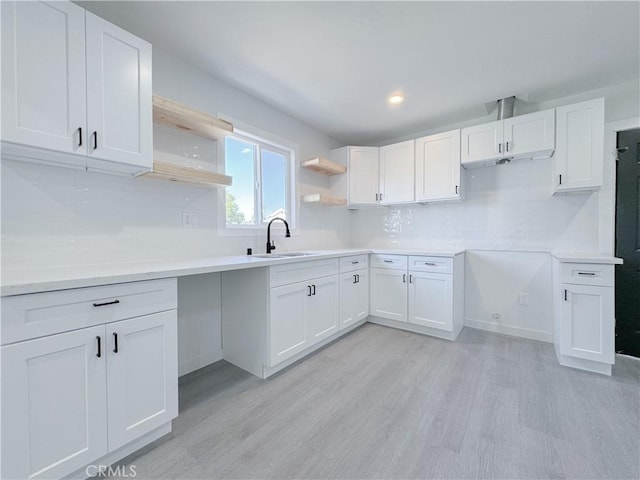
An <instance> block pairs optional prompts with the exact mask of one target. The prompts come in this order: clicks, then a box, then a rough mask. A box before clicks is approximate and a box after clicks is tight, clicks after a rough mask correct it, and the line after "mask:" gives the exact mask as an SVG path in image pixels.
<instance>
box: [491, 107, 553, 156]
mask: <svg viewBox="0 0 640 480" xmlns="http://www.w3.org/2000/svg"><path fill="white" fill-rule="evenodd" d="M555 139H556V115H555V110H554V109H551V110H544V111H542V112H535V113H529V114H527V115H519V116H517V117H511V118H506V119H505V120H504V146H503V149H502V151H503V152H506V153H507V156H509V157H514V158H537V157H545V156H547V157H548V156H549V155H550V154H551V153H552V152H553V149H554V148H555V143H556V142H555Z"/></svg>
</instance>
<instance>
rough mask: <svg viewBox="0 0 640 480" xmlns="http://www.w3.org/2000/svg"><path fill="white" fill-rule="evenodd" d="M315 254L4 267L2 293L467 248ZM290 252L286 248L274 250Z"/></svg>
mask: <svg viewBox="0 0 640 480" xmlns="http://www.w3.org/2000/svg"><path fill="white" fill-rule="evenodd" d="M305 252H309V253H312V255H306V256H300V257H288V258H278V257H274V258H260V257H259V256H258V255H260V254H256V255H251V256H248V255H238V256H219V257H207V258H195V259H188V260H157V261H152V262H141V263H120V264H113V263H109V264H101V265H86V266H72V267H54V268H37V269H36V268H31V269H22V270H3V271H2V289H1V294H2V296H3V297H7V296H10V295H22V294H27V293H38V292H48V291H52V290H65V289H68V288H81V287H92V286H96V285H107V284H113V283H124V282H137V281H140V280H153V279H156V278H170V277H181V276H184V275H198V274H202V273H214V272H226V271H229V270H240V269H244V268H257V267H268V266H272V265H280V264H284V263H293V262H304V261H309V260H321V259H324V258H331V257H344V256H348V255H359V254H369V253H384V254H397V255H428V256H436V257H452V256H455V255H457V254H460V253H463V252H464V250H456V251H450V252H443V251H438V252H429V251H425V250H388V249H385V250H371V249H342V250H305ZM278 253H287V252H275V253H274V254H275V255H277V254H278Z"/></svg>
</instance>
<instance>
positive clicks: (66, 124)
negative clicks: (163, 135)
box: [2, 1, 153, 174]
mask: <svg viewBox="0 0 640 480" xmlns="http://www.w3.org/2000/svg"><path fill="white" fill-rule="evenodd" d="M42 52H47V55H44V56H43V55H42ZM151 88H152V86H151V45H150V44H149V43H147V42H145V41H144V40H141V39H139V38H137V37H135V36H133V35H131V34H130V33H128V32H126V31H124V30H122V29H120V28H119V27H116V26H115V25H112V24H111V23H109V22H106V21H105V20H103V19H101V18H99V17H96V16H95V15H93V14H91V13H89V12H87V11H85V10H84V9H83V8H81V7H79V6H77V5H75V4H73V3H71V2H35V1H34V2H2V147H3V156H5V157H7V158H10V159H13V160H22V161H36V162H45V163H50V164H55V165H61V166H67V167H75V168H83V169H85V168H86V169H91V170H97V171H103V172H110V173H120V174H138V173H142V172H145V171H149V170H150V169H151V167H152V163H153V160H152V157H153V133H152V112H151V108H152V106H151V95H152V94H151Z"/></svg>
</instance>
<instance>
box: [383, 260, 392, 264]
mask: <svg viewBox="0 0 640 480" xmlns="http://www.w3.org/2000/svg"><path fill="white" fill-rule="evenodd" d="M384 263H393V260H385V261H384Z"/></svg>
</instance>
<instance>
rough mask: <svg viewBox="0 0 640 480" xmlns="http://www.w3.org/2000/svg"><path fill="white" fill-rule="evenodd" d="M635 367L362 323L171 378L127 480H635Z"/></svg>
mask: <svg viewBox="0 0 640 480" xmlns="http://www.w3.org/2000/svg"><path fill="white" fill-rule="evenodd" d="M639 412H640V361H636V360H633V359H629V358H624V357H618V359H617V365H616V366H615V369H614V374H613V376H612V377H605V376H601V375H596V374H591V373H586V372H581V371H577V370H573V369H569V368H566V367H561V366H559V365H558V363H557V360H556V358H555V354H554V350H553V346H552V345H550V344H547V343H541V342H535V341H529V340H523V339H518V338H512V337H507V336H501V335H496V334H492V333H487V332H482V331H479V330H473V329H470V328H465V329H464V330H463V331H462V333H461V334H460V336H459V337H458V340H457V341H456V342H448V341H444V340H438V339H435V338H431V337H426V336H422V335H417V334H412V333H408V332H402V331H399V330H393V329H390V328H385V327H382V326H378V325H372V324H365V326H363V327H362V328H360V329H358V330H356V331H354V332H353V333H351V334H349V335H347V336H346V337H344V338H342V339H340V340H339V341H337V342H335V343H333V344H331V345H329V346H328V347H326V348H324V349H323V350H321V351H319V352H317V353H316V354H314V355H312V356H310V357H308V358H307V359H305V360H303V361H301V362H299V363H298V364H296V365H294V366H292V367H290V368H288V369H287V370H285V371H283V372H281V373H279V374H278V375H276V376H275V377H272V378H270V379H268V380H259V379H257V378H255V377H252V376H251V375H249V374H247V373H245V372H243V371H242V370H240V369H238V368H236V367H234V366H232V365H230V364H228V363H226V362H224V361H221V362H218V363H216V364H214V365H212V366H209V367H206V368H204V369H202V370H199V371H197V372H194V373H192V374H190V375H188V376H186V377H183V378H182V379H181V385H180V416H179V417H178V418H177V419H176V420H175V421H174V431H173V432H172V433H171V434H170V435H168V436H166V437H164V438H163V439H160V440H159V441H157V442H156V443H154V444H153V445H151V446H150V447H147V448H145V449H144V450H142V451H140V452H137V453H136V454H134V455H132V456H130V457H129V458H127V459H125V461H124V462H123V463H124V464H127V465H135V466H136V472H137V477H136V478H138V479H139V478H154V479H161V478H162V479H164V478H256V479H261V478H270V479H271V478H273V479H276V478H305V479H306V478H314V479H319V478H352V479H364V478H367V479H368V478H398V479H400V478H505V479H507V478H508V479H516V478H610V479H622V478H634V479H638V478H640V417H639Z"/></svg>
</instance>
